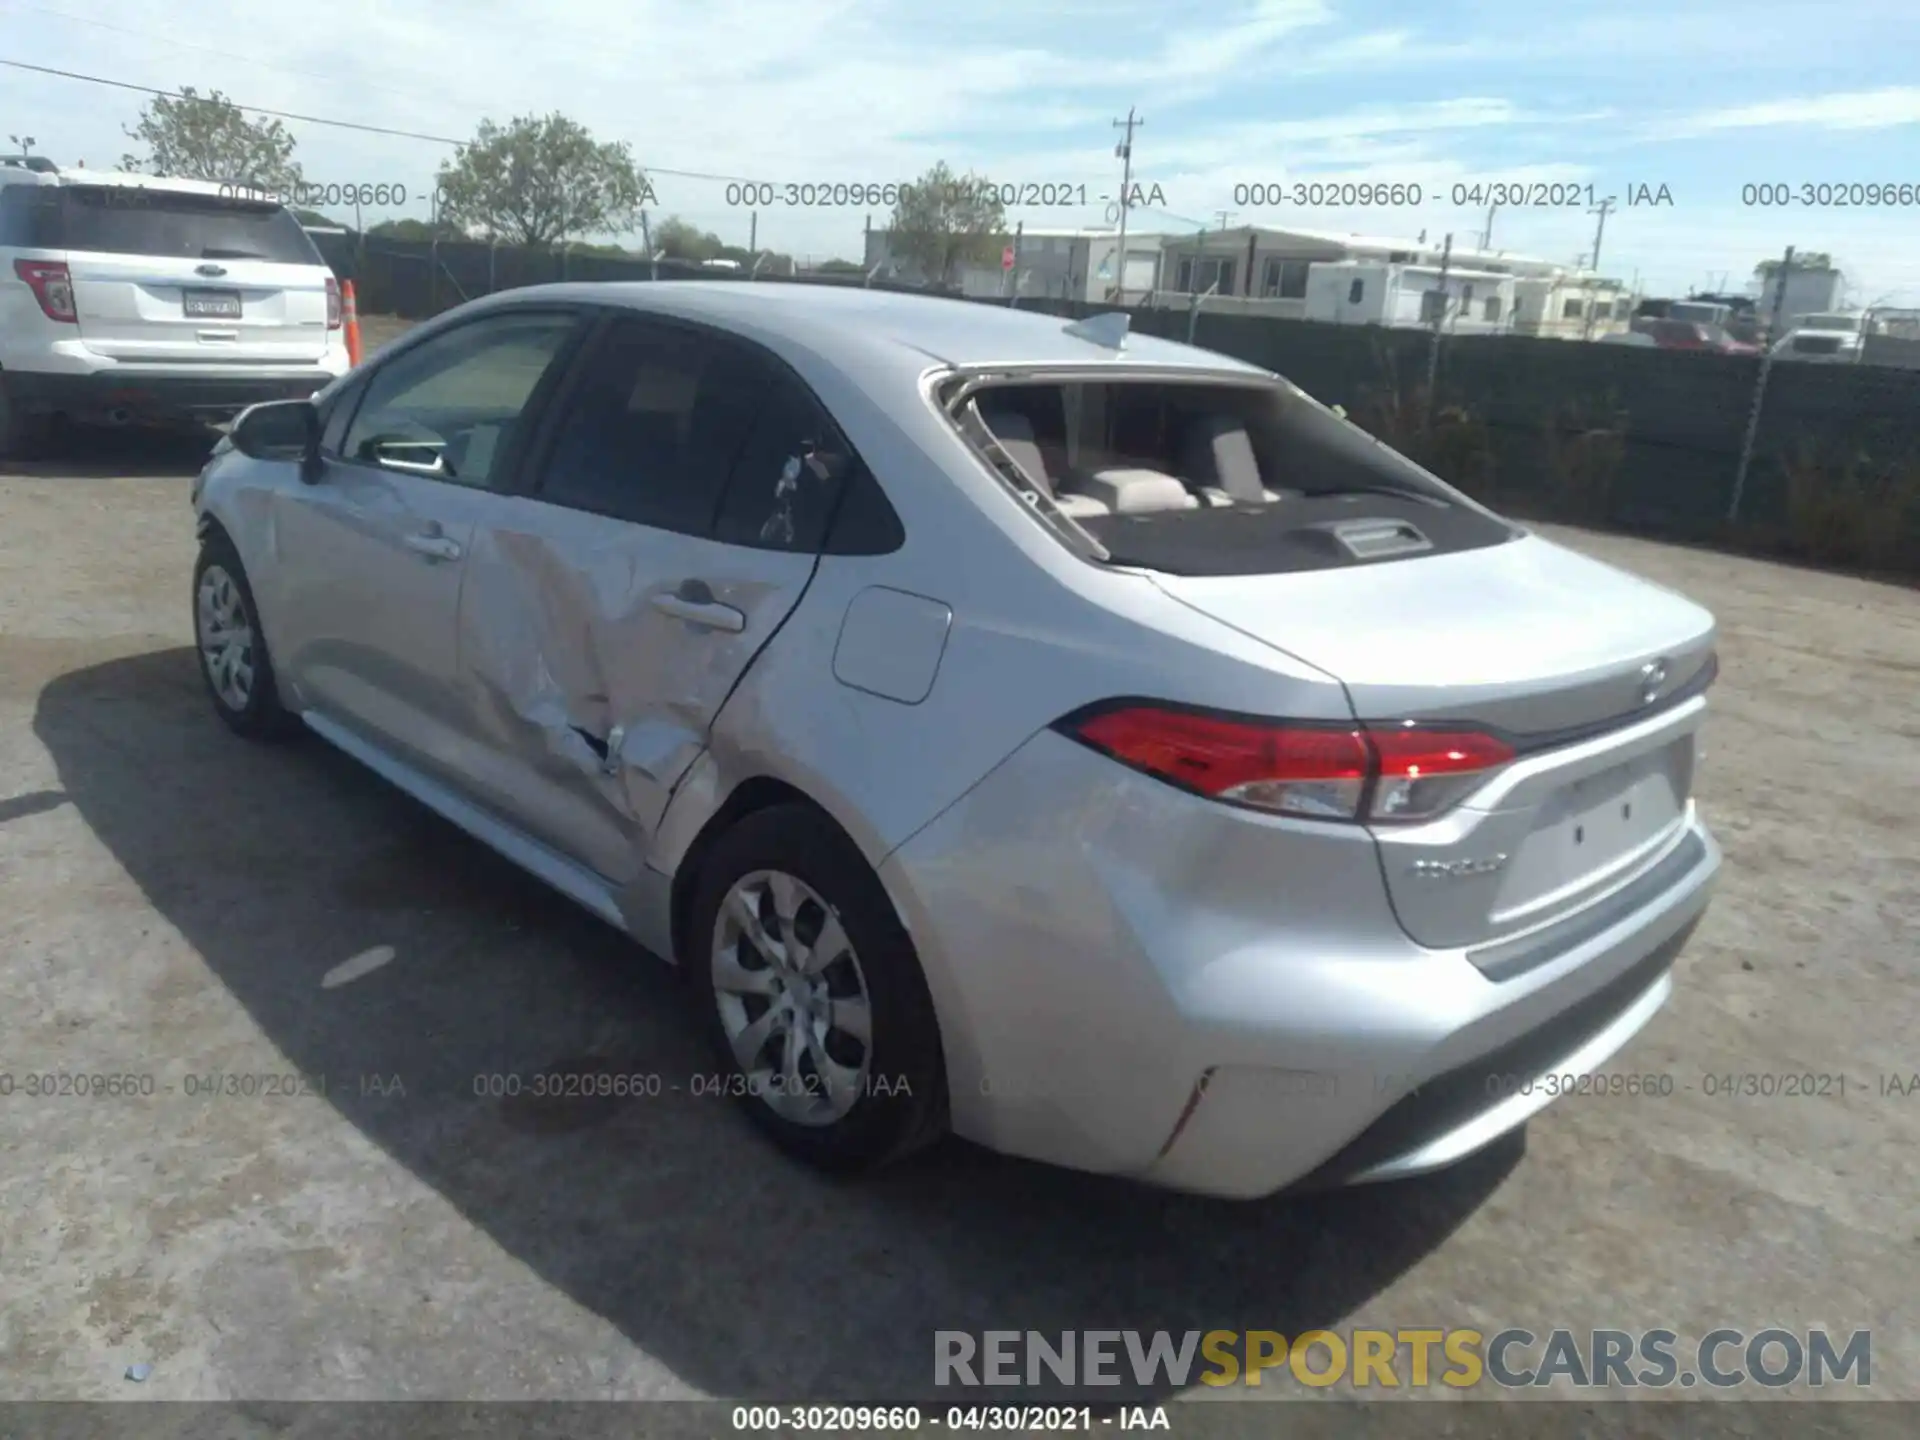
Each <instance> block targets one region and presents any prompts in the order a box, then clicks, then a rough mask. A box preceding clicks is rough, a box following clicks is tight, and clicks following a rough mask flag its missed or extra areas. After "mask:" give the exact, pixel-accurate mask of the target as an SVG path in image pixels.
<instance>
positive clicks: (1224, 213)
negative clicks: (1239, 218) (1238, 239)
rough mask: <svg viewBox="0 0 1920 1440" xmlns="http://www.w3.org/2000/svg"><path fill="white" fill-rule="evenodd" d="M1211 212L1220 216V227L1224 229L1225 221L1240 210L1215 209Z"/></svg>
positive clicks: (1225, 226)
mask: <svg viewBox="0 0 1920 1440" xmlns="http://www.w3.org/2000/svg"><path fill="white" fill-rule="evenodd" d="M1213 213H1214V214H1216V215H1218V216H1219V217H1220V228H1221V229H1222V230H1225V229H1226V228H1227V222H1228V221H1229V220H1231V219H1232V218H1233V217H1234V216H1236V215H1238V214H1239V213H1240V212H1239V211H1238V210H1216V211H1214V212H1213Z"/></svg>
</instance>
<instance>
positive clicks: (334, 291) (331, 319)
mask: <svg viewBox="0 0 1920 1440" xmlns="http://www.w3.org/2000/svg"><path fill="white" fill-rule="evenodd" d="M339 328H340V282H339V281H338V280H336V279H334V278H333V276H331V275H329V276H327V329H329V330H338V329H339Z"/></svg>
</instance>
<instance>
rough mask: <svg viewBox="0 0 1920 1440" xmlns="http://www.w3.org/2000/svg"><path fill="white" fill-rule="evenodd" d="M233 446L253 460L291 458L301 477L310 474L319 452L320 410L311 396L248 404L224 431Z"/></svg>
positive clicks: (305, 477)
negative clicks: (230, 426)
mask: <svg viewBox="0 0 1920 1440" xmlns="http://www.w3.org/2000/svg"><path fill="white" fill-rule="evenodd" d="M227 438H228V439H229V440H231V441H232V442H233V448H234V449H236V450H238V451H239V452H240V453H241V454H242V455H247V456H251V457H252V458H253V459H255V460H293V461H297V462H298V463H299V465H300V469H301V477H300V478H301V479H303V480H311V479H312V478H313V475H312V471H313V461H314V459H315V457H317V456H318V455H319V453H320V412H319V410H318V409H316V408H315V407H314V403H313V402H312V401H311V400H269V401H265V402H263V403H262V404H259V405H249V406H248V407H247V408H246V409H245V410H242V411H241V412H240V416H239V418H238V419H236V420H235V421H234V422H233V428H232V429H231V430H230V431H228V432H227Z"/></svg>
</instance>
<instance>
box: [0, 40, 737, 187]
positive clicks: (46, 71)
mask: <svg viewBox="0 0 1920 1440" xmlns="http://www.w3.org/2000/svg"><path fill="white" fill-rule="evenodd" d="M0 65H5V66H8V67H10V68H12V69H15V70H30V71H32V72H33V73H34V74H36V75H53V76H57V77H58V78H60V79H62V80H80V81H84V82H85V83H87V84H89V85H107V86H110V87H112V88H113V89H115V90H132V91H134V92H135V93H137V94H141V95H160V96H164V97H165V98H166V99H169V100H184V99H186V98H188V97H186V96H185V95H182V94H181V93H180V92H179V91H177V90H162V89H160V88H158V87H157V86H153V85H134V84H131V83H130V82H128V81H125V80H109V79H107V78H105V77H104V76H100V75H82V74H81V73H79V72H78V71H76V70H56V69H55V68H54V67H53V66H51V65H29V64H28V63H27V62H26V61H24V60H6V59H0ZM201 98H203V99H204V98H205V97H204V96H203V97H201ZM228 103H229V104H230V105H232V106H233V107H234V108H235V109H236V110H246V111H250V112H251V113H253V114H255V115H269V116H272V117H273V118H274V119H276V120H298V121H300V122H301V123H302V124H306V125H329V126H332V127H333V128H334V129H336V130H357V131H359V132H360V133H361V134H363V135H390V136H393V137H394V138H396V139H400V140H425V141H427V142H428V143H429V144H433V145H451V146H453V147H454V148H455V149H464V148H465V147H466V146H467V145H469V144H471V143H472V142H471V141H468V140H455V139H454V138H452V137H451V136H448V135H429V134H427V133H425V132H424V131H420V130H397V129H394V128H393V127H391V126H387V125H366V124H363V123H361V122H360V121H358V120H333V119H329V118H328V117H327V116H324V115H301V114H297V113H295V112H294V111H291V110H269V109H268V108H267V107H266V106H264V105H248V104H245V103H243V102H242V101H239V100H230V101H228ZM640 168H641V170H643V171H644V172H645V173H647V174H649V175H671V176H673V177H674V178H675V179H677V180H719V181H723V182H726V183H729V184H740V185H764V184H768V183H770V182H768V181H764V180H754V179H752V178H750V177H748V176H745V175H714V174H710V173H709V172H707V171H704V170H673V169H669V168H668V167H667V166H665V165H642V166H641V167H640Z"/></svg>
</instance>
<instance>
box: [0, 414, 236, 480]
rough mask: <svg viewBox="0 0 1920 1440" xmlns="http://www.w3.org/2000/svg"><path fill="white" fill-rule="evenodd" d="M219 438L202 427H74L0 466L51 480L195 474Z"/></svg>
mask: <svg viewBox="0 0 1920 1440" xmlns="http://www.w3.org/2000/svg"><path fill="white" fill-rule="evenodd" d="M218 438H219V437H218V436H216V435H214V434H213V433H211V432H210V431H203V430H187V431H182V430H145V429H135V428H133V427H132V426H128V427H126V428H123V429H104V428H93V429H89V428H83V427H73V428H70V429H65V430H62V431H61V432H60V433H58V434H57V435H55V436H54V437H53V438H52V439H51V440H49V441H48V442H47V445H46V448H45V449H44V450H43V451H42V452H41V453H40V454H39V455H37V456H36V457H35V458H34V459H32V460H7V461H5V462H4V464H0V469H4V471H5V473H7V474H9V475H31V476H36V477H41V478H45V479H53V480H57V479H63V478H64V479H74V480H96V479H102V478H106V477H122V476H138V477H142V478H146V477H153V478H160V477H166V476H179V475H195V474H198V473H199V471H200V467H201V466H202V465H204V464H206V463H207V456H208V455H209V454H210V453H211V452H212V450H213V444H214V441H215V440H216V439H218Z"/></svg>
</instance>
